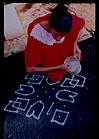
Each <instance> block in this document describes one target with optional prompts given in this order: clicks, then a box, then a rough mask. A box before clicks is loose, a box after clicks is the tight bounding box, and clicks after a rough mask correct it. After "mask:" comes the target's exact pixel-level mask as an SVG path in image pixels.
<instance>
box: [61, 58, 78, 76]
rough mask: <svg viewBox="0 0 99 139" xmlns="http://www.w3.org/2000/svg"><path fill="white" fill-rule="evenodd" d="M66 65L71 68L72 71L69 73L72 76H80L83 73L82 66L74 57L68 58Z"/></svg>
mask: <svg viewBox="0 0 99 139" xmlns="http://www.w3.org/2000/svg"><path fill="white" fill-rule="evenodd" d="M64 64H66V65H70V66H71V68H70V70H69V71H68V72H69V73H70V74H73V75H74V74H79V73H80V71H81V64H80V62H79V60H78V59H77V58H75V57H74V56H70V57H68V58H66V59H65V61H64Z"/></svg>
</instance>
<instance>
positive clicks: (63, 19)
mask: <svg viewBox="0 0 99 139" xmlns="http://www.w3.org/2000/svg"><path fill="white" fill-rule="evenodd" d="M51 12H52V13H51V16H50V19H49V25H50V28H52V29H54V30H56V31H60V32H69V31H70V30H71V27H72V16H71V14H70V12H68V7H66V6H65V5H64V4H58V5H57V6H56V7H55V8H54V9H52V10H51Z"/></svg>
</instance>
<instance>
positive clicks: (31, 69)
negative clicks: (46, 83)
mask: <svg viewBox="0 0 99 139" xmlns="http://www.w3.org/2000/svg"><path fill="white" fill-rule="evenodd" d="M69 68H70V67H69V66H68V65H65V64H61V65H58V66H53V67H36V66H35V67H26V71H27V72H28V73H42V72H51V71H56V70H66V71H68V70H69Z"/></svg>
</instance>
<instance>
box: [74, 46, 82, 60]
mask: <svg viewBox="0 0 99 139" xmlns="http://www.w3.org/2000/svg"><path fill="white" fill-rule="evenodd" d="M74 57H76V58H77V59H78V60H80V57H81V50H80V48H79V46H78V45H75V46H74Z"/></svg>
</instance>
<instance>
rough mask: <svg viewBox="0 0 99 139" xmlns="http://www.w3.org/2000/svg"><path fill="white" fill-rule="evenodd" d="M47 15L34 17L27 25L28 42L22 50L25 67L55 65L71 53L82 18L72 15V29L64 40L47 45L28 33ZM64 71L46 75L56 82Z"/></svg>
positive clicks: (82, 23)
mask: <svg viewBox="0 0 99 139" xmlns="http://www.w3.org/2000/svg"><path fill="white" fill-rule="evenodd" d="M49 16H50V14H47V15H46V16H43V17H40V18H38V19H36V20H35V21H33V22H32V23H31V24H30V25H29V27H28V42H27V46H26V48H25V51H24V55H25V64H26V66H27V67H31V66H35V65H37V64H39V63H41V64H42V65H43V66H44V67H50V66H57V65H60V64H63V62H64V60H65V58H67V57H69V56H71V55H73V47H74V42H75V40H76V38H77V35H78V33H79V31H80V29H81V28H82V27H83V26H84V24H85V22H84V20H83V19H81V18H79V17H77V16H75V15H72V21H73V24H72V29H71V31H70V32H69V33H67V34H66V37H65V40H64V42H63V43H58V44H54V45H53V46H48V45H46V44H43V43H42V42H40V41H38V40H36V39H34V38H33V37H32V36H30V33H31V31H32V29H33V27H34V25H35V24H37V23H39V22H41V21H43V20H47V19H48V18H49ZM65 73H66V72H65V71H53V72H49V73H48V77H49V78H50V79H51V80H52V81H54V82H56V81H58V80H60V79H61V78H62V77H63V76H64V74H65Z"/></svg>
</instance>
